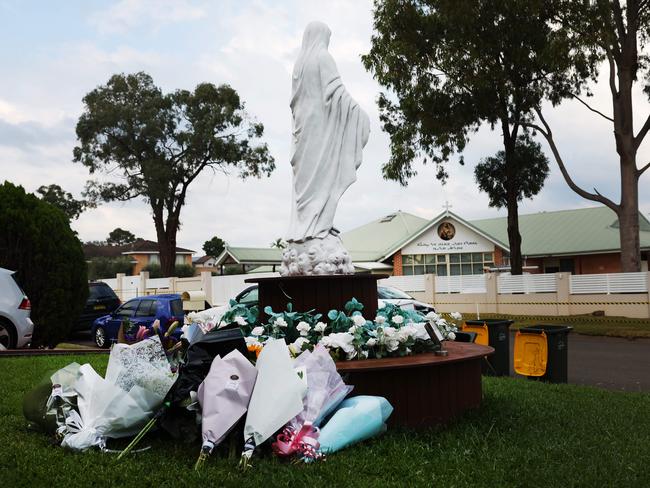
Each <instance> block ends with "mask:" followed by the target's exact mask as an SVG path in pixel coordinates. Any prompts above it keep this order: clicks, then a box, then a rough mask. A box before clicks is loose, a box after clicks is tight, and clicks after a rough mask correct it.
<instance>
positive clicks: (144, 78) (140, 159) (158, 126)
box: [74, 72, 275, 276]
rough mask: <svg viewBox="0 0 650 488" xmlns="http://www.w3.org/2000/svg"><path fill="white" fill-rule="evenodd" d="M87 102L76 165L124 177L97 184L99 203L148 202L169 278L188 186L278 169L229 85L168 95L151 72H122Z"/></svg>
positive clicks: (94, 193)
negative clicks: (211, 176)
mask: <svg viewBox="0 0 650 488" xmlns="http://www.w3.org/2000/svg"><path fill="white" fill-rule="evenodd" d="M83 103H84V111H83V113H82V115H81V117H80V118H79V121H78V123H77V128H76V132H77V138H78V143H79V145H78V146H77V147H75V148H74V160H75V161H76V162H79V163H81V164H83V165H84V166H86V167H87V168H88V170H89V171H90V173H91V174H95V173H99V172H102V173H104V174H105V175H106V177H108V178H110V179H115V178H117V180H116V181H111V180H109V181H101V182H100V181H97V180H91V181H89V182H88V183H87V186H86V193H85V195H86V196H88V197H90V198H91V199H92V200H93V201H97V200H104V201H126V200H131V199H135V198H142V199H144V200H145V201H146V202H147V203H148V204H149V205H150V207H151V212H152V216H153V221H154V225H155V227H156V234H157V238H158V245H159V248H160V262H161V268H162V273H163V274H164V275H165V276H171V274H172V273H173V270H174V263H175V255H176V234H177V232H178V229H179V227H180V225H181V219H180V214H181V209H182V208H183V205H185V203H186V200H187V191H188V188H189V186H190V185H191V184H192V182H193V181H195V180H196V178H197V177H198V176H199V175H200V174H201V173H202V172H203V171H204V170H206V169H212V170H213V171H219V172H224V173H229V172H230V171H236V172H237V173H238V175H239V176H240V177H241V178H247V177H261V176H262V175H266V176H268V175H269V174H270V173H271V172H272V171H273V169H274V168H275V163H274V159H273V157H272V156H271V155H270V153H269V150H268V147H267V145H266V144H265V143H262V142H261V141H260V138H261V137H262V135H263V133H264V126H263V125H262V124H261V123H258V122H256V121H255V120H253V119H252V118H251V117H250V116H249V114H248V113H247V112H246V110H245V108H244V103H243V101H242V100H241V99H240V97H239V95H238V94H237V92H236V91H235V90H234V89H233V88H232V87H230V86H228V85H220V86H215V85H213V84H211V83H201V84H199V85H197V87H196V88H195V89H194V91H188V90H176V91H174V92H171V93H163V92H162V90H161V89H160V88H158V87H157V86H156V85H155V84H154V82H153V79H152V78H151V76H149V75H148V74H146V73H143V72H140V73H135V74H128V75H125V74H117V75H114V76H112V77H111V78H110V79H109V81H108V83H106V85H102V86H99V87H98V88H96V89H94V90H92V91H91V92H90V93H88V94H87V95H86V96H85V97H84V99H83ZM210 200H211V201H213V200H214V199H213V197H210Z"/></svg>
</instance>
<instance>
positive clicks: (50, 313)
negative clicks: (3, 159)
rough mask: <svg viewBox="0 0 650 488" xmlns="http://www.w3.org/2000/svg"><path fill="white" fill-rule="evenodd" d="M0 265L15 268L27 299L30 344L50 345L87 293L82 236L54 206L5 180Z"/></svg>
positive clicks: (0, 191) (0, 189) (0, 192)
mask: <svg viewBox="0 0 650 488" xmlns="http://www.w3.org/2000/svg"><path fill="white" fill-rule="evenodd" d="M0 229H2V231H1V232H0V267H3V268H7V269H12V270H16V278H17V281H18V282H19V283H20V284H21V286H22V288H23V289H24V290H25V293H26V294H27V296H28V297H29V299H30V300H31V302H32V312H31V317H32V320H33V322H34V324H35V327H34V337H33V339H32V346H35V347H37V346H50V347H53V346H55V345H56V344H57V343H58V342H60V341H61V340H62V339H65V338H66V336H67V335H68V334H69V333H70V331H71V330H72V327H73V324H74V322H75V321H76V320H77V318H78V317H79V315H80V314H81V310H82V308H83V306H84V303H85V301H86V298H87V296H88V279H87V274H86V261H85V259H84V254H83V250H82V247H81V242H79V239H78V238H77V235H76V233H75V232H74V231H73V230H72V229H71V228H70V224H69V223H68V219H67V217H66V216H65V214H64V213H63V212H62V211H61V210H59V209H58V208H55V207H53V206H52V205H50V204H48V203H46V202H44V201H42V200H40V199H39V198H37V197H36V196H35V195H32V194H30V193H26V192H25V190H24V189H23V187H21V186H15V185H13V184H11V183H9V182H8V181H5V182H4V184H3V185H0Z"/></svg>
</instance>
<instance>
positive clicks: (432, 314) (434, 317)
mask: <svg viewBox="0 0 650 488" xmlns="http://www.w3.org/2000/svg"><path fill="white" fill-rule="evenodd" d="M426 318H428V319H429V320H431V321H433V322H437V321H438V320H440V315H438V314H437V313H436V312H429V313H428V314H426Z"/></svg>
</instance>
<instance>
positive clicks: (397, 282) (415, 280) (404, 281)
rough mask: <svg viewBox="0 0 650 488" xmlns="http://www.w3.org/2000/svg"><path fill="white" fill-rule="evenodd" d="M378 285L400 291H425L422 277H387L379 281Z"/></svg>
mask: <svg viewBox="0 0 650 488" xmlns="http://www.w3.org/2000/svg"><path fill="white" fill-rule="evenodd" d="M377 283H378V284H379V285H383V286H392V287H394V288H399V289H400V290H402V291H406V292H409V291H411V292H412V291H425V289H426V288H425V284H424V275H411V276H389V277H388V278H386V279H383V280H379V281H378V282H377Z"/></svg>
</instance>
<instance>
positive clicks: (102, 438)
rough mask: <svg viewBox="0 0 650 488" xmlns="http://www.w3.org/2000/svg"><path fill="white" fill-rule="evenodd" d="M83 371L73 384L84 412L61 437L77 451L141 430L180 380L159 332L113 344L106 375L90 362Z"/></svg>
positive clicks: (70, 421)
mask: <svg viewBox="0 0 650 488" xmlns="http://www.w3.org/2000/svg"><path fill="white" fill-rule="evenodd" d="M79 373H80V374H79V379H78V380H77V381H76V383H75V384H74V390H75V391H76V393H77V405H78V408H79V415H78V416H73V417H71V418H70V419H69V423H67V431H68V434H67V435H66V436H65V437H64V438H63V441H62V442H61V445H62V446H64V447H68V448H70V449H73V450H76V451H84V450H86V449H88V448H90V447H93V446H99V447H102V446H104V445H105V442H106V439H107V438H118V437H127V436H131V435H134V434H137V433H138V432H139V431H140V429H141V428H142V427H143V426H144V424H146V423H147V421H148V420H149V419H150V418H151V416H152V415H153V414H154V412H155V411H156V410H157V409H158V408H160V405H161V403H162V401H163V399H164V398H165V395H166V394H167V392H168V391H169V389H170V388H171V386H172V384H173V382H174V379H175V376H174V375H173V374H172V373H171V370H170V368H169V363H168V362H167V359H166V358H165V352H164V350H163V348H162V344H161V343H160V339H159V338H158V337H157V336H156V337H155V338H153V339H146V340H144V341H141V342H139V343H136V344H134V345H132V346H128V345H124V344H118V345H116V346H114V347H113V350H112V351H111V355H110V357H109V360H108V368H107V370H106V378H105V379H104V378H102V377H101V376H99V375H98V374H97V373H96V372H95V370H93V368H92V366H90V364H84V365H83V366H81V367H80V368H79Z"/></svg>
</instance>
